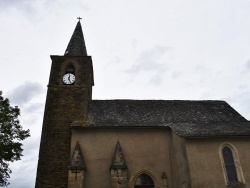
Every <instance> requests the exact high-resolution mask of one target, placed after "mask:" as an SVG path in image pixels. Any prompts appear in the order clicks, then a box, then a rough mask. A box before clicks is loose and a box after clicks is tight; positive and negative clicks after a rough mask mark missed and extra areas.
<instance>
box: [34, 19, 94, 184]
mask: <svg viewBox="0 0 250 188" xmlns="http://www.w3.org/2000/svg"><path fill="white" fill-rule="evenodd" d="M50 57H51V59H52V65H51V72H50V78H49V84H48V90H47V99H46V105H45V112H44V119H43V128H42V135H41V142H40V151H39V160H38V167H37V177H36V185H35V187H36V188H55V187H60V188H67V187H68V185H67V184H68V168H69V166H70V158H71V156H70V136H71V129H70V127H71V126H72V125H82V126H84V125H85V124H86V122H87V119H86V118H87V117H86V114H87V106H88V103H89V101H90V100H91V98H92V86H93V85H94V80H93V67H92V59H91V56H88V55H87V50H86V46H85V41H84V37H83V32H82V27H81V23H80V20H79V21H78V23H77V25H76V28H75V30H74V33H73V35H72V37H71V39H70V41H69V44H68V46H67V49H66V51H65V54H64V55H63V56H56V55H51V56H50Z"/></svg>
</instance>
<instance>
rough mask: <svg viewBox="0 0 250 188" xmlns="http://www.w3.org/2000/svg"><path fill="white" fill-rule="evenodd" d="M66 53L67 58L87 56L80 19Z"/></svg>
mask: <svg viewBox="0 0 250 188" xmlns="http://www.w3.org/2000/svg"><path fill="white" fill-rule="evenodd" d="M78 19H79V21H78V23H77V25H76V28H75V31H74V33H73V35H72V37H71V39H70V41H69V44H68V47H67V49H66V51H65V53H64V55H65V56H87V50H86V46H85V42H84V37H83V32H82V26H81V23H80V18H78Z"/></svg>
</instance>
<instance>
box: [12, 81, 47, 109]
mask: <svg viewBox="0 0 250 188" xmlns="http://www.w3.org/2000/svg"><path fill="white" fill-rule="evenodd" d="M43 92H44V88H43V87H42V85H41V84H39V83H37V82H25V83H24V84H22V85H20V86H18V87H16V88H15V89H13V90H11V91H10V92H9V93H8V94H7V96H8V98H9V99H10V102H11V104H15V105H24V104H27V103H28V102H30V101H31V100H32V99H33V98H34V97H36V96H38V95H40V94H41V93H43Z"/></svg>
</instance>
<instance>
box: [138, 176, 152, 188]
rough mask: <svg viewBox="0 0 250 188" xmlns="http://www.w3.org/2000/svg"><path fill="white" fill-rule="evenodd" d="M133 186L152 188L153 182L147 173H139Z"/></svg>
mask: <svg viewBox="0 0 250 188" xmlns="http://www.w3.org/2000/svg"><path fill="white" fill-rule="evenodd" d="M135 188H154V182H153V180H152V178H151V177H150V176H149V175H147V174H141V175H139V176H138V177H137V178H136V180H135Z"/></svg>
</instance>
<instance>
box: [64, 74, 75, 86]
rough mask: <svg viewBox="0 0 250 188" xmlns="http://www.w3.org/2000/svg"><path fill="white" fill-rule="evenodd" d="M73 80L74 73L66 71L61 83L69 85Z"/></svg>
mask: <svg viewBox="0 0 250 188" xmlns="http://www.w3.org/2000/svg"><path fill="white" fill-rule="evenodd" d="M74 82H75V75H74V74H71V73H67V74H65V75H64V76H63V83H65V84H67V85H69V84H73V83H74Z"/></svg>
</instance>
